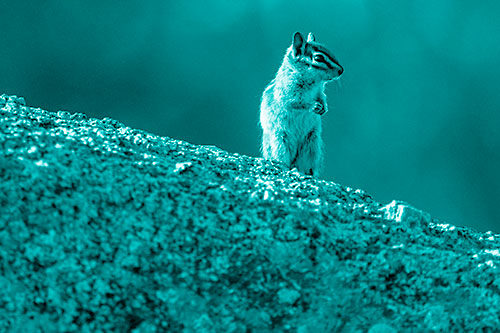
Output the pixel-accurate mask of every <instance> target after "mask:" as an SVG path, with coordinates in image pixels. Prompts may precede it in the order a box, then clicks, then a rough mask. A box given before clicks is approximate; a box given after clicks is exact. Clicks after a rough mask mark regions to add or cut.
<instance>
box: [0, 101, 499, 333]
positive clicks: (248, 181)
mask: <svg viewBox="0 0 500 333" xmlns="http://www.w3.org/2000/svg"><path fill="white" fill-rule="evenodd" d="M0 107H1V109H0V206H1V212H0V244H1V247H0V331H2V332H3V331H20V332H37V331H38V332H59V331H82V332H93V331H131V332H146V331H147V332H155V331H156V332H163V331H168V332H181V331H182V332H221V331H224V332H242V331H243V332H244V331H262V332H266V331H268V332H270V331H279V332H281V331H290V332H295V331H297V332H314V331H316V332H331V331H370V332H380V331H383V330H389V331H390V330H391V329H392V330H393V331H404V330H412V329H415V328H417V330H422V331H448V330H453V331H477V330H500V317H499V311H498V304H500V289H499V288H500V279H499V278H498V276H499V274H498V269H499V265H500V256H499V255H498V251H499V248H500V237H499V235H494V234H492V233H479V232H476V231H474V230H471V229H468V228H464V227H455V226H450V225H449V224H444V223H441V222H440V221H437V220H434V219H432V218H431V217H430V216H429V215H428V214H426V213H424V212H422V211H420V210H418V209H415V208H413V207H411V206H410V205H408V204H405V203H401V202H394V203H393V204H389V205H386V206H384V205H382V204H380V203H378V202H376V201H375V200H373V199H372V198H371V197H370V196H369V195H367V194H366V193H365V192H364V191H361V190H353V189H351V188H348V187H345V186H342V185H339V184H336V183H333V182H328V181H323V180H317V179H314V178H312V177H309V176H305V175H302V174H300V173H298V172H297V171H296V170H287V169H286V168H284V167H283V166H282V165H280V164H275V163H272V162H270V161H265V160H263V159H261V158H253V157H248V156H241V155H238V154H229V153H227V152H225V151H223V150H221V149H218V148H216V147H213V146H196V145H192V144H189V143H186V142H183V141H179V140H174V139H170V138H166V137H159V136H156V135H152V134H150V133H147V132H144V131H140V130H136V129H132V128H130V127H127V126H125V125H123V124H121V123H120V122H118V121H115V120H112V119H109V118H105V119H102V120H98V119H89V118H87V117H86V116H85V115H84V114H81V113H75V114H71V113H69V112H62V111H60V112H57V113H53V112H47V111H44V110H41V109H39V108H31V107H26V106H25V102H24V100H23V99H22V98H17V97H15V96H6V95H2V96H1V97H0Z"/></svg>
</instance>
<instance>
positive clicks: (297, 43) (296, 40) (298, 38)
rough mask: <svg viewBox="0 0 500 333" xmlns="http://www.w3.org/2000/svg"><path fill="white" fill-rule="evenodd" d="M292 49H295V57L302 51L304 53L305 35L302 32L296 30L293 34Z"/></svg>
mask: <svg viewBox="0 0 500 333" xmlns="http://www.w3.org/2000/svg"><path fill="white" fill-rule="evenodd" d="M292 49H293V55H294V56H295V57H298V56H300V55H301V54H302V53H304V36H302V34H301V33H300V32H296V33H295V34H294V35H293V44H292Z"/></svg>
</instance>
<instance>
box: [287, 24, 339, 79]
mask: <svg viewBox="0 0 500 333" xmlns="http://www.w3.org/2000/svg"><path fill="white" fill-rule="evenodd" d="M287 55H288V58H289V59H288V60H289V63H290V65H292V66H293V67H294V68H295V69H296V70H297V71H299V72H300V73H303V74H304V75H307V76H310V77H311V79H315V80H318V79H319V80H320V81H330V80H334V79H338V78H339V77H340V76H341V75H342V73H343V72H344V69H343V68H342V66H340V64H339V62H338V61H337V59H335V57H334V56H333V54H332V52H330V51H329V50H328V49H327V48H326V47H325V46H324V45H322V44H320V43H317V42H316V41H315V38H314V35H313V34H312V33H309V35H308V36H307V40H305V39H304V36H302V34H301V33H300V32H296V33H295V34H294V35H293V39H292V46H291V47H290V48H289V51H288V53H287Z"/></svg>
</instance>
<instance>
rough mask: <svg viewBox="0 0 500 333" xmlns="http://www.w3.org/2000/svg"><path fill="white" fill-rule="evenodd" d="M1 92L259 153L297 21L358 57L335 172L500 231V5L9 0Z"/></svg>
mask: <svg viewBox="0 0 500 333" xmlns="http://www.w3.org/2000/svg"><path fill="white" fill-rule="evenodd" d="M1 8H2V14H1V20H0V41H1V43H2V45H1V47H0V69H1V75H0V91H1V93H7V94H17V95H20V96H24V97H26V100H27V103H28V105H31V106H40V107H42V108H44V109H48V110H51V111H57V110H69V111H71V112H84V113H86V114H87V115H89V116H92V117H98V118H101V117H104V116H107V117H112V118H115V119H118V120H120V121H121V122H123V123H125V124H126V125H128V126H131V127H136V128H141V129H144V130H147V131H150V132H153V133H155V134H159V135H165V136H170V137H174V138H177V139H183V140H187V141H189V142H192V143H198V144H215V145H217V146H218V147H220V148H223V149H226V150H228V151H230V152H237V153H240V154H246V155H252V156H257V155H259V145H260V129H259V127H258V112H259V99H260V95H261V93H262V91H263V89H264V88H265V86H266V84H267V83H268V82H269V81H270V80H271V79H272V78H273V77H274V74H275V72H276V70H277V69H278V67H279V65H280V63H281V59H282V56H283V54H284V52H285V49H286V48H287V47H288V46H289V44H290V43H291V37H292V34H293V32H295V31H297V30H298V31H302V32H303V33H307V32H309V31H312V32H314V33H315V35H316V38H317V41H319V42H321V43H324V44H325V45H327V46H328V47H329V48H330V49H331V50H332V51H333V52H334V54H335V55H336V57H337V58H338V59H339V61H340V63H341V64H342V65H343V67H344V68H345V73H344V76H343V78H342V80H341V82H340V84H336V83H331V84H329V86H328V97H329V108H330V112H329V113H327V114H326V115H325V116H324V117H323V129H324V133H323V138H324V141H325V148H326V161H325V173H324V178H325V179H327V180H333V181H335V182H338V183H342V184H345V185H348V186H351V187H354V188H362V189H365V190H366V191H368V192H369V193H370V194H372V196H373V197H374V198H375V199H376V200H378V201H381V202H388V201H390V200H392V199H400V200H405V201H408V202H410V203H411V204H413V205H415V206H417V207H418V208H421V209H423V210H426V211H428V212H430V213H431V214H432V215H433V216H434V217H437V218H439V219H441V220H442V221H443V222H446V223H451V224H455V225H467V226H471V227H474V228H476V229H478V230H482V231H486V230H493V231H494V232H497V233H500V205H499V203H498V202H499V199H500V175H499V171H498V170H499V169H500V163H499V161H500V131H499V125H500V113H499V111H500V88H499V81H500V37H499V36H500V19H499V17H500V2H498V1H474V2H472V1H471V2H469V1H453V0H436V1H416V0H413V1H396V0H392V1H361V0H343V1H324V2H320V1H316V2H305V1H304V2H290V1H285V0H274V1H267V0H266V1H264V0H260V1H222V0H217V1H201V0H194V1H182V2H181V1H176V2H173V1H119V2H118V1H53V0H50V1H43V2H42V1H37V2H27V1H19V2H14V1H10V2H5V3H3V5H2V6H1Z"/></svg>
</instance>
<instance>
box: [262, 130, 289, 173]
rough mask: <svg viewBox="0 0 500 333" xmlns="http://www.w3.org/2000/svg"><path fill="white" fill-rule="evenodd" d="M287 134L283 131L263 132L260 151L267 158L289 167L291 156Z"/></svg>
mask: <svg viewBox="0 0 500 333" xmlns="http://www.w3.org/2000/svg"><path fill="white" fill-rule="evenodd" d="M289 146H290V144H289V143H288V142H287V135H286V133H283V132H265V133H264V135H263V137H262V153H263V155H264V158H265V159H267V160H274V161H279V162H282V163H284V164H285V165H286V166H288V167H290V166H291V162H292V158H291V154H290V149H289V148H290V147H289Z"/></svg>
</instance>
